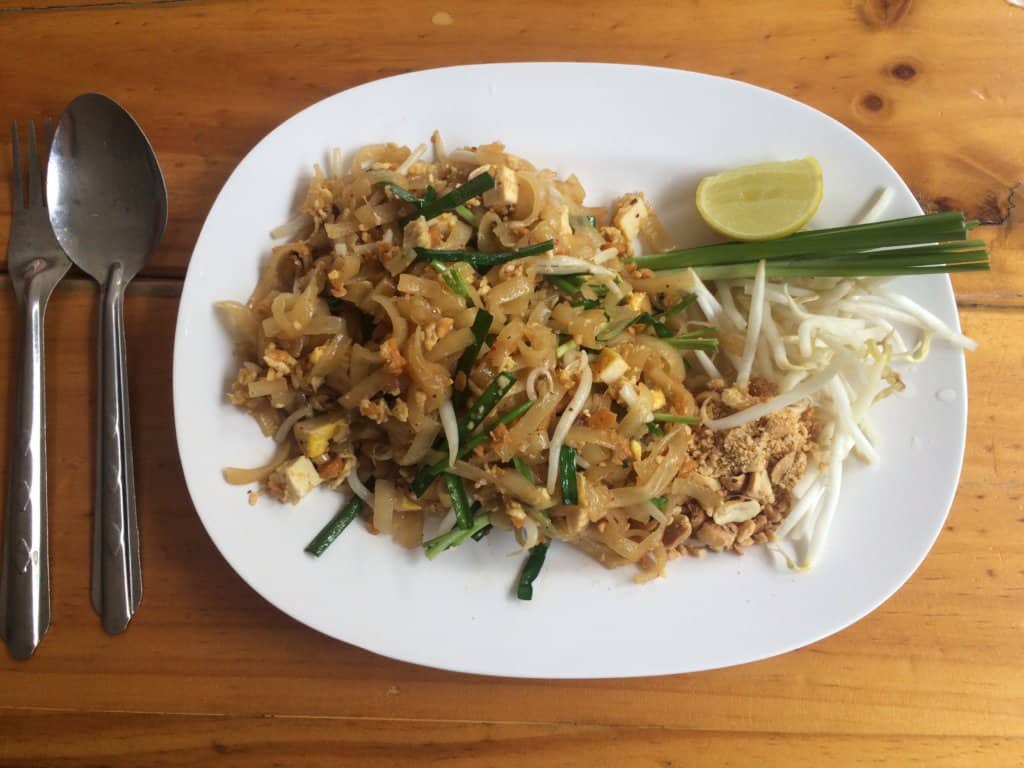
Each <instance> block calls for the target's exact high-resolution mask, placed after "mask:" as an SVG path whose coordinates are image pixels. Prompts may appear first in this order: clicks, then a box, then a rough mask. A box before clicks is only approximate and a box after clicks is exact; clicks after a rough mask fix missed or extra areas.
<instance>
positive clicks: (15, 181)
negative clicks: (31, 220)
mask: <svg viewBox="0 0 1024 768" xmlns="http://www.w3.org/2000/svg"><path fill="white" fill-rule="evenodd" d="M24 207H25V187H24V186H23V184H22V180H21V144H20V142H19V141H18V123H17V122H13V123H11V210H12V211H18V210H20V209H22V208H24Z"/></svg>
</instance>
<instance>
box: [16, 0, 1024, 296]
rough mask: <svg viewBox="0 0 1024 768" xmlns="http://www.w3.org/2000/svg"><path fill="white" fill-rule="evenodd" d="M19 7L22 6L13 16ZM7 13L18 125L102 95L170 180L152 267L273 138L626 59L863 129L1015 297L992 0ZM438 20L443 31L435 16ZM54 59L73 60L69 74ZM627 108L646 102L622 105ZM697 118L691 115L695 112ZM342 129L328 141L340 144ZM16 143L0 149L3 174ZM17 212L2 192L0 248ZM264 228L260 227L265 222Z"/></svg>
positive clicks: (1019, 173)
mask: <svg viewBox="0 0 1024 768" xmlns="http://www.w3.org/2000/svg"><path fill="white" fill-rule="evenodd" d="M24 4H25V3H23V2H19V0H15V3H14V6H15V7H20V6H21V5H24ZM39 4H40V5H59V6H61V7H62V8H63V10H61V11H59V12H57V11H52V10H51V11H38V12H21V13H10V14H5V15H4V20H3V23H2V24H0V43H2V45H3V48H4V50H5V51H6V52H7V55H5V56H4V57H2V59H0V82H3V83H4V84H5V88H4V96H5V99H4V104H5V114H6V116H7V118H8V120H11V119H15V118H17V119H20V120H23V121H24V120H28V119H32V118H35V119H38V118H41V117H42V116H44V115H54V116H55V115H57V114H59V113H60V111H61V110H62V109H63V107H64V105H65V104H66V103H67V102H68V101H69V100H70V99H71V98H73V97H74V96H75V95H76V94H78V93H80V92H82V91H87V90H98V91H102V92H106V93H109V94H110V95H112V96H114V97H115V98H117V99H118V100H120V101H122V102H123V103H124V104H125V106H126V107H127V108H128V109H129V110H130V111H131V112H132V113H133V114H134V115H135V116H136V117H137V118H138V120H139V121H140V123H141V124H142V125H143V126H144V128H145V129H146V131H147V133H148V134H149V136H150V138H151V139H152V141H153V144H154V146H155V147H156V149H157V151H158V154H159V156H160V158H161V161H162V164H163V168H164V170H165V173H166V175H167V182H168V188H169V194H170V201H171V222H170V226H169V227H168V231H167V235H166V237H165V240H164V244H163V245H162V247H161V249H160V251H159V253H158V254H157V256H156V258H155V259H154V260H153V262H152V263H151V264H150V266H149V267H148V271H149V273H150V274H160V275H180V274H182V273H183V271H184V269H185V267H186V265H187V263H188V258H189V254H190V252H191V249H192V246H193V244H194V243H195V239H196V236H197V235H198V232H199V228H200V226H201V224H202V221H203V219H204V218H205V216H206V212H207V211H208V209H209V207H210V205H211V204H212V202H213V199H214V197H215V195H216V193H217V191H218V190H219V189H220V187H221V185H222V184H223V183H224V181H225V180H226V178H227V176H228V174H229V173H230V172H231V170H232V169H233V168H234V166H235V165H236V164H237V163H238V162H239V161H240V160H241V159H242V157H243V156H244V155H245V153H246V152H247V151H248V150H249V149H250V148H251V147H252V146H253V145H254V144H255V143H256V142H257V141H258V140H259V139H260V138H261V137H262V136H263V135H264V134H266V133H267V132H268V131H269V130H270V129H271V128H273V127H274V126H275V125H277V124H278V123H280V122H281V121H283V120H284V119H285V118H287V117H288V116H290V115H291V114H293V113H294V112H296V111H298V110H299V109H301V108H302V107H305V106H307V105H309V104H311V103H313V102H315V101H317V100H319V99H321V98H324V97H326V96H328V95H330V94H332V93H336V92H337V91H340V90H343V89H345V88H349V87H351V86H354V85H358V84H360V83H364V82H367V81H370V80H374V79H376V78H379V77H384V76H388V75H393V74H398V73H400V72H406V71H410V70H416V69H424V68H428V67H438V66H445V65H450V64H464V63H470V62H485V61H510V60H514V61H524V60H542V61H550V60H558V61H562V60H569V61H587V60H596V61H619V62H627V63H642V64H651V65H658V66H667V67H676V68H681V69H693V70H698V71H703V72H709V73H712V74H719V75H725V76H728V77H734V78H739V79H741V80H746V81H748V82H751V83H755V84H757V85H762V86H765V87H768V88H772V89H774V90H777V91H779V92H780V93H784V94H786V95H789V96H793V97H794V98H797V99H799V100H801V101H804V102H805V103H807V104H810V105H811V106H814V107H816V108H818V109H821V110H822V111H824V112H825V113H827V114H829V115H831V116H833V117H835V118H836V119H838V120H840V121H841V122H843V123H845V124H846V125H848V126H850V127H851V128H852V129H853V130H855V131H857V132H858V133H860V134H861V135H862V136H864V138H866V139H867V140H868V141H869V142H870V143H871V144H873V145H874V146H875V147H876V148H877V149H878V150H879V151H881V152H882V154H884V155H885V156H886V157H887V158H888V159H889V160H890V161H891V162H892V163H893V165H894V166H895V167H896V169H897V170H898V171H899V172H900V173H901V174H902V175H903V176H904V178H905V179H906V180H907V181H908V183H909V185H910V187H911V189H912V190H913V192H914V193H915V194H916V195H917V196H918V197H919V199H920V200H921V201H922V204H923V205H924V206H925V207H926V208H928V209H941V208H950V207H952V208H962V209H964V210H966V211H967V212H968V213H969V214H970V215H971V216H976V217H978V218H980V219H982V220H983V221H985V222H989V223H990V224H991V226H989V227H986V231H985V232H984V235H985V236H986V238H987V239H989V240H990V241H991V242H992V243H993V245H994V246H995V253H994V257H993V264H994V266H995V269H994V271H993V272H992V273H991V274H988V275H976V274H974V275H965V276H961V277H958V278H957V281H956V282H957V287H958V288H959V289H960V290H962V291H965V292H969V293H970V294H971V295H972V297H973V298H972V300H973V301H977V302H981V303H1003V304H1005V303H1007V302H1009V303H1011V304H1014V305H1021V302H1022V301H1024V266H1021V265H1022V264H1024V259H1022V258H1021V256H1022V251H1024V236H1022V235H1021V234H1020V233H1021V227H1020V210H1019V209H1017V210H1013V209H1012V202H1013V195H1014V194H1015V193H1014V190H1015V189H1016V188H1017V185H1019V184H1020V182H1021V181H1022V180H1024V143H1022V142H1021V141H1019V140H1015V138H1014V137H1016V136H1018V134H1019V126H1020V125H1021V124H1024V88H1021V86H1020V84H1019V78H1017V77H1015V75H1014V73H1016V72H1020V71H1022V70H1024V46H1021V45H1020V44H1019V41H1020V40H1021V39H1024V10H1022V9H1019V8H1014V7H1012V6H1011V5H1009V4H1008V3H1006V2H1002V1H1000V0H974V1H973V2H955V3H954V2H946V1H945V0H919V2H913V3H911V2H907V1H906V0H902V1H901V2H898V3H896V2H893V0H884V1H883V0H866V1H864V2H861V1H859V0H858V1H839V0H835V1H834V2H829V3H820V2H811V1H810V0H803V1H796V0H794V1H791V2H789V3H785V4H779V3H778V2H775V1H774V0H752V1H751V2H745V3H720V2H719V3H715V2H696V1H695V0H691V2H686V3H673V2H646V3H632V4H629V5H628V7H627V6H625V5H623V4H622V3H620V2H616V1H615V0H595V1H594V2H590V3H588V4H587V6H586V9H585V10H582V9H581V8H579V7H577V6H575V5H574V4H571V3H541V2H535V1H534V0H530V1H527V2H519V3H512V4H507V5H505V6H502V11H501V18H500V22H498V23H495V21H494V20H492V19H490V18H489V15H488V14H489V11H486V10H484V9H483V8H481V6H479V4H477V3H472V2H468V1H467V0H446V2H444V3H438V2H422V1H420V0H417V1H416V2H407V3H403V4H402V6H401V9H400V10H396V9H395V8H393V7H392V6H390V5H387V4H375V3H329V4H317V3H308V2H247V3H240V2H226V1H224V0H219V1H212V2H190V3H180V4H173V3H171V4H165V3H145V2H143V3H139V4H135V5H133V4H130V3H120V2H118V3H109V4H105V3H100V4H96V5H95V6H93V7H85V8H81V9H76V8H71V7H66V6H67V4H65V3H63V2H60V0H54V2H53V3H46V2H42V3H39ZM439 10H445V11H446V12H447V13H448V14H449V15H450V16H451V17H452V19H453V21H454V23H453V24H451V25H448V26H440V25H437V24H434V23H432V19H433V16H434V14H435V13H436V12H437V11H439ZM55 51H65V52H73V57H74V66H70V67H69V66H68V65H67V63H66V60H65V59H64V58H62V57H61V56H56V55H54V52H55ZM623 106H624V108H631V109H638V110H639V111H640V112H641V113H642V105H623ZM694 113H695V119H699V114H700V108H699V105H694ZM343 133H344V131H343V129H339V141H343V138H344V136H343ZM8 155H9V149H8V147H7V144H6V142H5V144H4V147H3V148H0V173H6V171H7V165H6V164H7V163H8V162H9V160H8ZM9 206H10V201H9V198H8V197H7V196H6V190H5V191H4V193H2V196H0V253H2V252H3V251H4V250H5V248H4V245H5V242H6V240H5V239H4V238H5V237H6V232H7V230H8V227H7V217H8V215H9ZM276 223H277V222H273V223H270V222H264V223H258V224H257V225H260V226H263V225H265V226H268V227H270V226H273V225H274V224H276Z"/></svg>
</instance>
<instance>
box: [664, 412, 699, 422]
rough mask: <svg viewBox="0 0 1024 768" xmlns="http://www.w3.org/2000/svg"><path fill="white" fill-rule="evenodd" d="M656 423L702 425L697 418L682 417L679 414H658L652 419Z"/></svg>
mask: <svg viewBox="0 0 1024 768" xmlns="http://www.w3.org/2000/svg"><path fill="white" fill-rule="evenodd" d="M652 418H653V419H654V420H655V421H667V422H669V423H671V424H700V419H699V418H697V417H696V416H682V415H680V414H677V413H656V414H654V416H653V417H652Z"/></svg>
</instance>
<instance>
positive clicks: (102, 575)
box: [92, 264, 142, 634]
mask: <svg viewBox="0 0 1024 768" xmlns="http://www.w3.org/2000/svg"><path fill="white" fill-rule="evenodd" d="M124 288H125V281H124V271H123V268H122V266H121V265H120V264H114V265H112V266H111V268H110V272H109V273H108V275H107V281H106V283H105V284H104V285H103V290H102V293H101V299H100V329H99V338H98V344H99V389H100V398H99V423H98V427H97V435H98V443H97V451H96V455H97V465H96V502H95V509H94V510H93V539H92V541H93V561H92V604H93V608H94V609H95V610H96V612H97V613H99V614H100V616H101V617H102V619H103V628H104V629H105V630H106V631H107V632H109V633H110V634H118V633H119V632H123V631H124V630H125V628H126V627H127V626H128V622H129V621H131V618H132V616H133V615H134V613H135V609H136V608H137V607H138V601H139V600H140V599H141V595H142V586H141V578H140V576H139V566H138V562H139V557H138V554H139V550H138V530H137V525H136V515H135V477H134V466H133V463H132V449H131V442H132V440H131V427H130V417H129V411H128V393H127V389H128V388H127V376H126V372H125V353H124V344H125V341H124Z"/></svg>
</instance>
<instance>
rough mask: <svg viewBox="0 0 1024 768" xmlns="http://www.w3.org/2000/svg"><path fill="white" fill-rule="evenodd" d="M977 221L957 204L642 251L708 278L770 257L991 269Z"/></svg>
mask: <svg viewBox="0 0 1024 768" xmlns="http://www.w3.org/2000/svg"><path fill="white" fill-rule="evenodd" d="M975 224H976V222H973V221H966V220H965V219H964V215H963V213H961V212H959V211H949V212H945V213H934V214H929V215H926V216H911V217H909V218H905V219H895V220H892V221H880V222H874V223H871V224H859V225H856V226H852V227H833V228H831V229H819V230H810V231H806V232H797V233H796V234H794V235H790V236H788V237H783V238H779V239H778V240H769V241H765V242H753V243H724V244H719V245H706V246H702V247H700V248H690V249H686V250H681V251H669V252H667V253H660V254H651V255H648V256H638V257H636V258H635V259H634V262H635V263H636V264H637V266H639V267H646V268H648V269H654V270H660V269H683V268H687V267H693V268H694V269H696V271H697V274H698V275H700V277H702V278H704V279H708V280H718V279H723V278H742V277H752V276H753V274H754V271H755V270H756V269H757V263H758V262H759V261H761V260H764V261H765V262H766V272H767V275H768V276H769V277H803V276H821V277H850V276H852V277H857V276H861V275H878V276H887V275H903V274H931V273H937V272H966V271H976V270H984V269H987V268H988V260H989V256H988V252H987V251H986V250H985V244H984V242H983V241H979V240H967V236H968V233H969V232H970V230H971V229H972V228H973V227H974V226H975Z"/></svg>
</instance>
